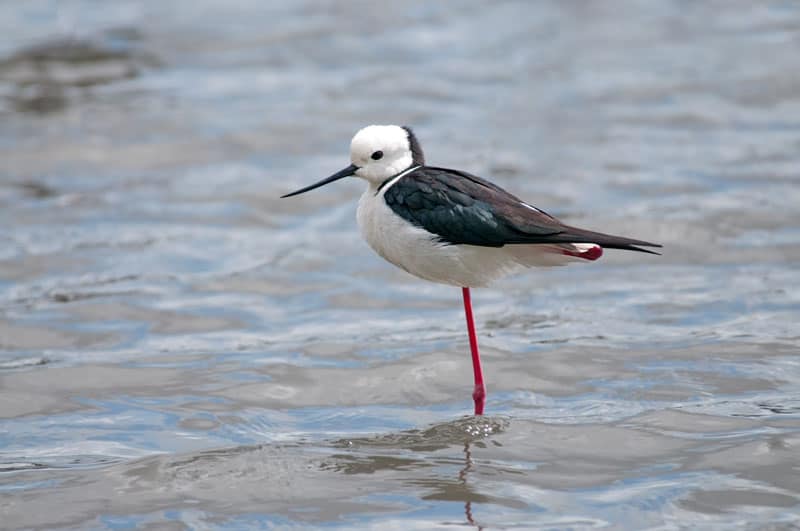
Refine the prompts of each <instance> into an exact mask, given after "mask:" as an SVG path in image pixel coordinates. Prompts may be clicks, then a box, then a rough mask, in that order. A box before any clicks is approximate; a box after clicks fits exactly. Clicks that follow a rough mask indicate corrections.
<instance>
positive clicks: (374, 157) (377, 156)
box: [370, 150, 383, 160]
mask: <svg viewBox="0 0 800 531" xmlns="http://www.w3.org/2000/svg"><path fill="white" fill-rule="evenodd" d="M370 157H372V160H381V159H382V158H383V151H381V150H378V151H376V152H375V153H373V154H372V155H370Z"/></svg>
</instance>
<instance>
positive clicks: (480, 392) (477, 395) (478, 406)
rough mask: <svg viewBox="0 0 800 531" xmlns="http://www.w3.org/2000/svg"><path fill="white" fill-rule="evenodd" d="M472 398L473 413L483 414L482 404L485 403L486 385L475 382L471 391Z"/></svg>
mask: <svg viewBox="0 0 800 531" xmlns="http://www.w3.org/2000/svg"><path fill="white" fill-rule="evenodd" d="M472 400H473V401H474V402H475V414H476V415H483V406H484V404H485V403H486V386H485V385H483V384H482V383H479V384H475V390H474V391H472Z"/></svg>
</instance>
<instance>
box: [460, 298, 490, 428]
mask: <svg viewBox="0 0 800 531" xmlns="http://www.w3.org/2000/svg"><path fill="white" fill-rule="evenodd" d="M461 294H462V295H463V296H464V315H466V317H467V333H469V348H470V350H471V351H472V371H473V372H474V373H475V390H474V391H473V392H472V400H474V401H475V414H476V415H483V405H484V403H485V401H486V386H485V385H483V369H481V354H480V352H478V336H477V335H476V334H475V321H474V320H473V319H472V298H471V297H470V294H469V288H461Z"/></svg>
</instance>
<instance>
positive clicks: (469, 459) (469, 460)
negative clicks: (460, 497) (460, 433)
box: [458, 441, 483, 529]
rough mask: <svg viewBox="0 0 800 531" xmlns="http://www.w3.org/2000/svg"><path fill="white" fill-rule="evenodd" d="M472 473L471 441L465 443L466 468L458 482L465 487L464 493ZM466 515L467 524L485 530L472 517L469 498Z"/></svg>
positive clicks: (459, 475)
mask: <svg viewBox="0 0 800 531" xmlns="http://www.w3.org/2000/svg"><path fill="white" fill-rule="evenodd" d="M470 471H472V452H471V451H470V448H469V441H466V442H465V443H464V468H462V469H461V471H460V472H459V473H458V481H459V482H460V483H461V484H462V485H463V486H464V491H467V490H468V489H467V476H468V475H469V473H470ZM464 515H465V516H466V517H467V522H469V524H470V525H472V526H475V527H477V528H478V529H483V526H481V525H478V524H476V523H475V518H474V517H473V516H472V500H471V499H470V498H467V499H466V500H465V501H464Z"/></svg>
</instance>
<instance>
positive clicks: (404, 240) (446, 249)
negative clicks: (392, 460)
mask: <svg viewBox="0 0 800 531" xmlns="http://www.w3.org/2000/svg"><path fill="white" fill-rule="evenodd" d="M350 162H351V164H350V166H348V167H347V168H345V169H343V170H341V171H338V172H336V173H334V174H333V175H331V176H330V177H328V178H326V179H323V180H321V181H319V182H317V183H315V184H312V185H310V186H306V187H305V188H301V189H300V190H297V191H295V192H292V193H290V194H286V195H284V196H282V197H291V196H293V195H298V194H302V193H304V192H308V191H309V190H313V189H314V188H318V187H320V186H323V185H325V184H328V183H332V182H333V181H337V180H339V179H343V178H345V177H350V176H354V177H360V178H362V179H364V180H365V181H367V185H368V186H367V189H366V191H365V192H364V194H363V195H362V196H361V199H360V200H359V202H358V216H357V217H358V225H359V227H360V228H361V234H362V235H363V236H364V239H366V240H367V243H369V245H370V247H372V249H374V250H375V252H377V253H378V254H379V255H381V256H382V257H383V258H385V259H386V260H388V261H389V262H391V263H392V264H394V265H396V266H398V267H400V268H402V269H404V270H406V271H408V272H409V273H411V274H412V275H415V276H418V277H420V278H424V279H425V280H431V281H433V282H440V283H443V284H450V285H454V286H459V287H461V292H462V296H463V299H464V313H465V315H466V320H467V331H468V334H469V344H470V350H471V352H472V367H473V370H474V375H475V388H474V391H473V393H472V398H473V400H474V402H475V414H476V415H481V414H483V407H484V402H485V397H486V386H485V384H484V382H483V371H482V369H481V359H480V354H479V352H478V340H477V336H476V334H475V322H474V319H473V316H472V302H471V298H470V287H479V286H486V285H487V284H489V283H490V282H491V281H493V280H496V279H498V278H500V277H502V276H505V275H507V274H509V273H512V272H514V271H517V270H519V269H522V268H525V267H534V266H558V265H564V264H566V263H568V262H571V261H582V260H590V261H591V260H597V259H598V258H600V256H602V254H603V247H606V248H609V249H624V250H627V251H640V252H643V253H650V254H658V253H655V252H653V251H650V250H647V249H642V248H640V247H661V245H659V244H656V243H650V242H645V241H641V240H634V239H631V238H624V237H621V236H612V235H610V234H602V233H600V232H592V231H588V230H584V229H579V228H576V227H571V226H569V225H565V224H564V223H562V222H560V221H559V220H557V219H556V218H554V217H553V216H551V215H549V214H547V213H546V212H544V211H542V210H539V209H538V208H536V207H534V206H532V205H529V204H528V203H526V202H524V201H522V200H521V199H519V198H517V197H516V196H514V195H511V194H510V193H508V192H506V191H505V190H503V189H502V188H500V187H499V186H497V185H496V184H492V183H490V182H489V181H486V180H485V179H481V178H480V177H477V176H475V175H472V174H469V173H466V172H463V171H460V170H450V169H446V168H436V167H433V166H426V165H425V158H424V156H423V154H422V148H421V147H420V145H419V142H418V141H417V138H416V137H415V136H414V133H413V132H412V131H411V129H410V128H408V127H400V126H397V125H370V126H368V127H365V128H363V129H361V130H360V131H358V132H357V133H356V135H355V136H354V137H353V140H352V141H351V143H350Z"/></svg>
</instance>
